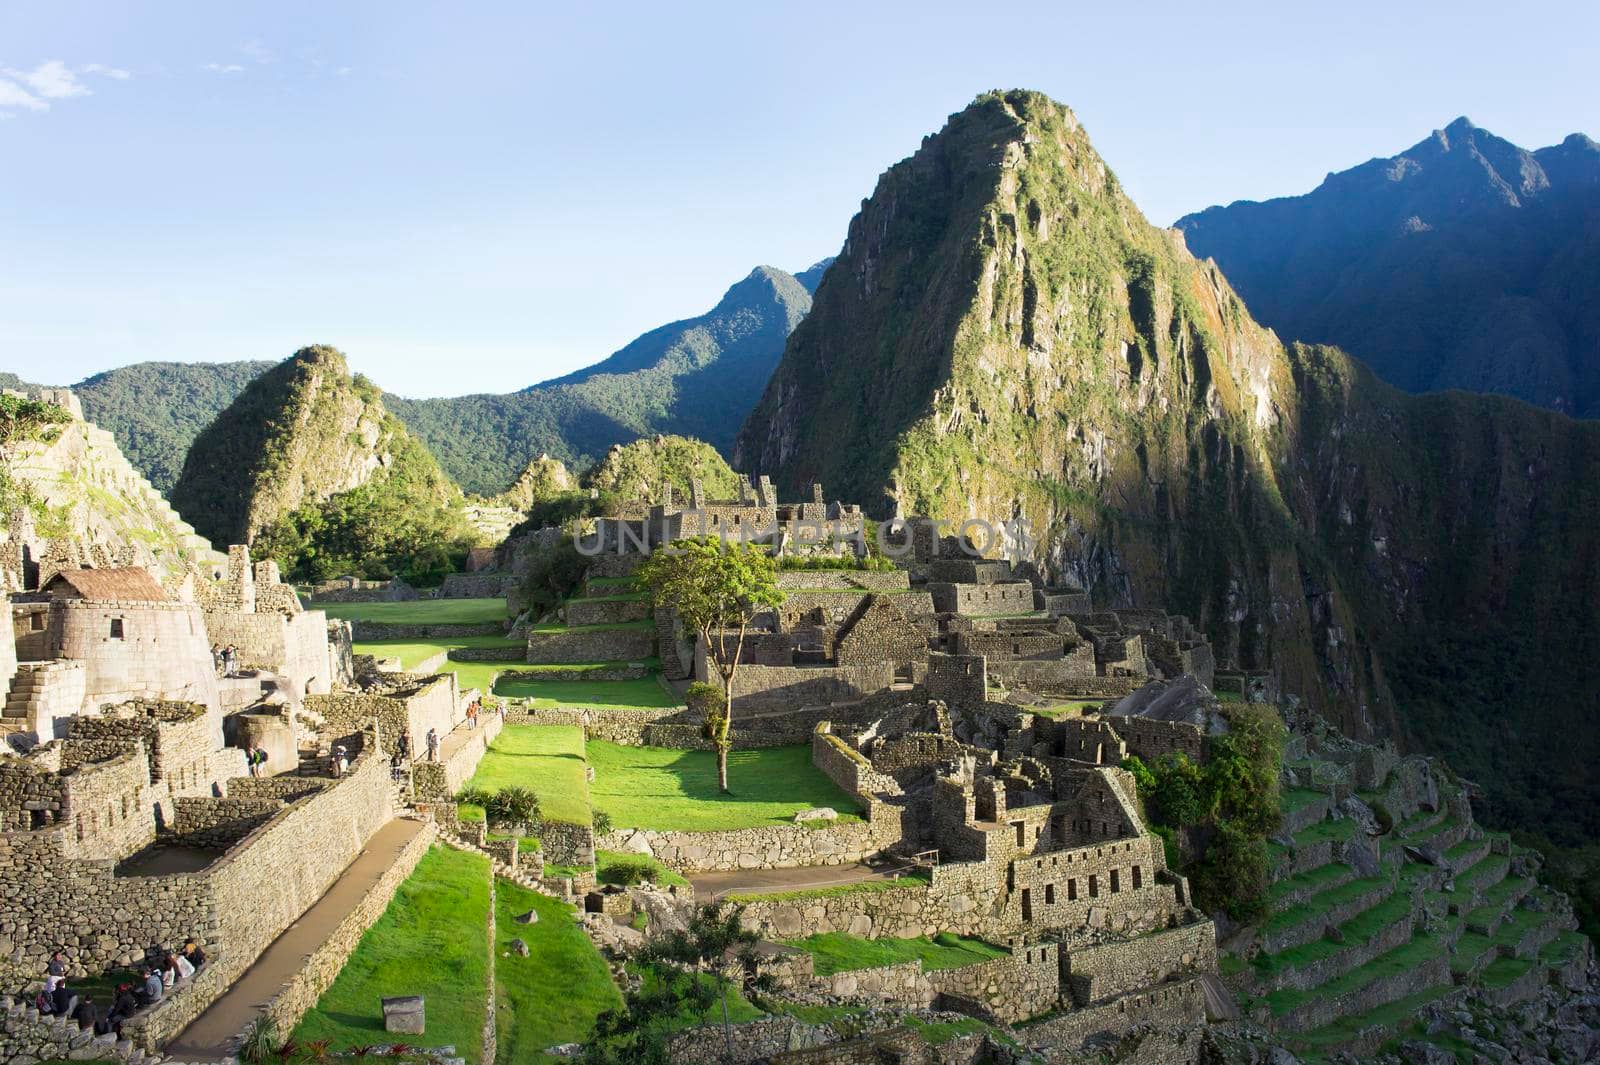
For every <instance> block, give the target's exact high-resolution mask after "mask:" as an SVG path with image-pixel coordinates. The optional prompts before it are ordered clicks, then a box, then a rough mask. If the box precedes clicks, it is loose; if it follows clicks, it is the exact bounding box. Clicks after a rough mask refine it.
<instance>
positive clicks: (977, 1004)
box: [928, 943, 1061, 1024]
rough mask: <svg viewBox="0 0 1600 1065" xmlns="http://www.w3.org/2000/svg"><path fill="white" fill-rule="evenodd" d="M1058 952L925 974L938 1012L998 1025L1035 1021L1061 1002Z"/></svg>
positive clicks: (1034, 949) (1046, 946) (1051, 949)
mask: <svg viewBox="0 0 1600 1065" xmlns="http://www.w3.org/2000/svg"><path fill="white" fill-rule="evenodd" d="M1060 954H1061V947H1060V946H1059V945H1058V944H1055V943H1039V944H1034V945H1031V946H1019V947H1016V948H1014V950H1013V952H1012V953H1011V954H1010V955H1009V956H1008V957H1003V958H994V959H992V960H990V961H985V962H979V963H978V964H976V965H963V966H961V967H960V968H957V969H939V970H935V971H934V972H931V973H929V974H928V983H929V985H930V986H931V987H932V988H933V990H934V992H935V993H936V995H937V996H938V997H937V999H936V1000H935V1005H937V1006H939V1007H940V1008H941V1009H951V1010H959V1011H960V1012H962V1013H971V1014H973V1015H974V1016H978V1017H982V1018H985V1019H987V1020H992V1021H998V1022H1000V1023H1001V1024H1015V1023H1017V1022H1018V1021H1024V1020H1027V1019H1028V1018H1030V1017H1037V1016H1038V1015H1039V1014H1041V1013H1045V1012H1047V1011H1049V1010H1051V1009H1054V1008H1055V1005H1056V1002H1057V1001H1058V1000H1059V999H1060V997H1061V964H1060Z"/></svg>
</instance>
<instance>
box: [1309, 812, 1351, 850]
mask: <svg viewBox="0 0 1600 1065" xmlns="http://www.w3.org/2000/svg"><path fill="white" fill-rule="evenodd" d="M1355 836H1356V823H1355V821H1353V820H1351V819H1350V818H1348V817H1346V818H1343V819H1341V820H1338V821H1318V822H1317V823H1316V824H1314V825H1309V826H1307V827H1305V828H1302V829H1301V830H1300V831H1298V832H1296V833H1295V834H1294V844H1295V846H1296V847H1309V846H1311V845H1312V844H1314V843H1339V842H1348V841H1350V840H1352V839H1355Z"/></svg>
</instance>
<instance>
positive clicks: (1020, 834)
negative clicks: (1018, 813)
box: [1014, 821, 1028, 847]
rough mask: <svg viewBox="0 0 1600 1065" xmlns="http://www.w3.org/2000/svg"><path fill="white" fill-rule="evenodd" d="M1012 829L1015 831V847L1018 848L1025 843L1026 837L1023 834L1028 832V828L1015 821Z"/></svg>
mask: <svg viewBox="0 0 1600 1065" xmlns="http://www.w3.org/2000/svg"><path fill="white" fill-rule="evenodd" d="M1014 827H1015V828H1016V830H1017V846H1019V847H1020V846H1022V845H1023V844H1024V843H1026V842H1027V836H1026V834H1025V833H1026V832H1027V830H1028V826H1027V825H1026V824H1024V823H1023V822H1021V821H1017V822H1015V823H1014Z"/></svg>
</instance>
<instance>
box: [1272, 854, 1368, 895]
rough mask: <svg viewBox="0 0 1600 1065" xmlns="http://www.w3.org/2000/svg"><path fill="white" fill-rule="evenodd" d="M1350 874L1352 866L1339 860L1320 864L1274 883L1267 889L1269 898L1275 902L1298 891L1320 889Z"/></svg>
mask: <svg viewBox="0 0 1600 1065" xmlns="http://www.w3.org/2000/svg"><path fill="white" fill-rule="evenodd" d="M1350 875H1351V869H1350V867H1349V866H1348V865H1343V864H1341V863H1339V862H1329V863H1328V864H1327V865H1318V866H1315V867H1314V868H1311V869H1307V870H1305V871H1304V872H1301V873H1296V874H1295V875H1294V876H1291V877H1287V878H1285V879H1283V880H1280V881H1278V882H1277V883H1276V884H1273V885H1272V887H1270V888H1268V889H1267V899H1268V900H1269V901H1274V902H1275V901H1277V900H1278V899H1283V898H1287V897H1288V896H1290V895H1292V894H1294V893H1295V892H1297V891H1315V890H1320V889H1323V888H1325V887H1327V886H1328V885H1329V884H1332V883H1334V882H1335V881H1337V880H1339V879H1341V878H1343V877H1347V876H1350Z"/></svg>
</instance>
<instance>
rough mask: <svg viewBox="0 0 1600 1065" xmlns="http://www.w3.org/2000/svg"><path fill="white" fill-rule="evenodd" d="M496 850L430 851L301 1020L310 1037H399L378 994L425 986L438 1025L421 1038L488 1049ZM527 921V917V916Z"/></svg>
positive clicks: (346, 1041)
mask: <svg viewBox="0 0 1600 1065" xmlns="http://www.w3.org/2000/svg"><path fill="white" fill-rule="evenodd" d="M488 917H489V860H488V859H487V858H485V857H483V856H482V855H478V854H471V853H469V852H466V851H458V850H452V849H451V848H449V847H437V846H436V847H434V848H432V849H431V850H429V851H428V853H427V854H425V855H423V857H422V861H421V862H419V863H418V865H417V868H416V871H415V872H413V873H412V874H411V876H410V877H408V878H407V879H406V882H405V883H403V884H401V885H400V888H399V890H398V891H396V892H395V896H394V900H393V901H392V902H390V903H389V908H388V909H387V910H385V911H384V913H383V916H382V917H380V918H378V922H377V923H376V924H374V925H373V926H372V927H371V928H369V929H368V930H367V933H366V935H364V936H362V937H361V942H360V944H359V945H357V947H356V949H355V953H353V954H351V955H350V960H349V961H347V962H345V965H344V968H343V969H341V970H340V972H339V976H338V978H337V979H336V980H335V981H334V982H333V986H332V987H330V988H329V989H328V990H327V991H326V992H325V993H324V994H323V996H322V997H321V998H320V999H318V1000H317V1004H316V1006H315V1007H314V1008H313V1009H312V1010H311V1011H310V1012H309V1013H307V1014H306V1015H305V1017H304V1018H302V1019H301V1021H300V1023H299V1024H298V1025H297V1026H296V1027H295V1030H294V1038H295V1040H296V1041H297V1042H300V1043H304V1042H306V1041H307V1040H313V1039H328V1040H331V1041H332V1043H333V1045H334V1046H335V1047H336V1048H348V1047H353V1046H362V1045H366V1044H370V1043H385V1042H393V1038H392V1037H390V1036H388V1035H387V1034H386V1033H385V1032H384V1028H383V1011H382V1009H381V1008H380V1007H379V1003H378V1000H379V999H381V998H383V997H385V996H391V995H422V996H424V997H426V999H427V1002H428V1011H427V1013H428V1016H427V1020H428V1027H427V1031H425V1032H424V1033H423V1034H422V1036H421V1037H413V1038H415V1039H416V1041H417V1042H418V1043H426V1044H428V1045H431V1046H440V1045H443V1044H447V1043H449V1044H453V1045H454V1046H455V1048H456V1053H458V1054H460V1055H461V1056H462V1057H464V1058H465V1059H466V1060H467V1061H468V1062H473V1063H478V1062H479V1058H480V1051H481V1049H482V1047H481V1041H482V1034H483V1023H484V1018H485V1015H486V1012H487V1010H486V1004H485V1002H484V988H485V986H486V983H487V980H488V974H489V970H488V942H487V940H488ZM518 927H520V926H518Z"/></svg>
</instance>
